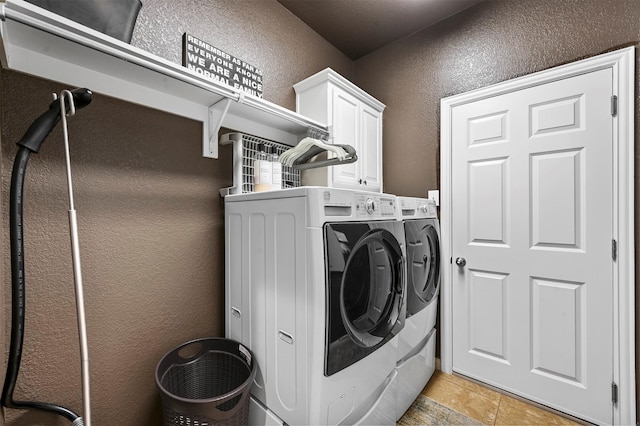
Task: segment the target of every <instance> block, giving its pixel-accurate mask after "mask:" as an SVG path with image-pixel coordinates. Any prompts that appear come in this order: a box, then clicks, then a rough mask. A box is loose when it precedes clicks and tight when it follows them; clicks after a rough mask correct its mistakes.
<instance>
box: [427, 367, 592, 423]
mask: <svg viewBox="0 0 640 426" xmlns="http://www.w3.org/2000/svg"><path fill="white" fill-rule="evenodd" d="M422 394H423V395H424V396H426V397H427V398H430V399H432V400H434V401H436V402H439V403H440V404H442V405H445V406H447V407H449V408H451V409H453V410H455V411H457V412H459V413H462V414H465V415H467V416H469V417H471V418H473V419H475V420H478V421H480V422H482V423H484V424H485V425H519V426H524V425H578V424H580V423H576V422H574V421H572V420H570V419H568V418H565V417H561V416H559V415H556V414H554V413H552V412H550V411H547V410H544V409H542V408H538V407H537V406H534V405H530V404H527V403H525V402H522V401H521V400H518V399H515V398H512V397H510V396H508V395H505V394H502V393H500V392H497V391H495V390H493V389H490V388H488V387H484V386H481V385H479V384H477V383H475V382H472V381H469V380H466V379H464V378H462V377H459V376H456V375H450V374H445V373H442V372H440V371H437V370H436V372H435V373H434V375H433V377H432V378H431V380H430V381H429V383H428V384H427V386H426V387H425V388H424V389H423V391H422Z"/></svg>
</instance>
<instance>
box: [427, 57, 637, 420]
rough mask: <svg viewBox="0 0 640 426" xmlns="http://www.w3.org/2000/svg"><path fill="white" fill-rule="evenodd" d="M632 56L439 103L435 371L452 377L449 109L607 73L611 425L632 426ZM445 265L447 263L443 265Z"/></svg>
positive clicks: (587, 62) (593, 61) (591, 61)
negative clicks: (613, 103) (611, 108)
mask: <svg viewBox="0 0 640 426" xmlns="http://www.w3.org/2000/svg"><path fill="white" fill-rule="evenodd" d="M634 53H635V50H634V47H627V48H624V49H620V50H616V51H613V52H609V53H605V54H601V55H598V56H594V57H591V58H587V59H583V60H580V61H577V62H572V63H570V64H566V65H561V66H558V67H554V68H550V69H548V70H543V71H539V72H536V73H533V74H529V75H526V76H523V77H518V78H515V79H513V80H508V81H505V82H502V83H498V84H494V85H491V86H488V87H484V88H481V89H477V90H473V91H470V92H466V93H462V94H459V95H454V96H451V97H447V98H443V99H441V101H440V112H441V120H440V132H441V135H440V158H441V176H440V179H441V181H440V182H441V183H440V191H441V205H440V222H441V230H440V233H441V237H442V238H441V244H442V286H441V292H440V308H441V309H440V312H441V317H440V320H441V321H440V322H441V342H442V344H441V348H440V360H441V369H442V371H443V372H445V373H449V374H451V373H452V372H453V329H452V328H453V300H452V299H453V297H452V294H453V293H452V288H451V287H452V277H453V265H452V256H453V254H452V246H451V235H452V228H451V227H452V212H451V201H452V193H451V169H452V167H451V164H452V158H451V144H452V131H451V118H452V110H453V108H455V107H457V106H460V105H464V104H467V103H470V102H475V101H479V100H482V99H486V98H490V97H494V96H499V95H503V94H506V93H510V92H514V91H518V90H522V89H526V88H529V87H533V86H538V85H541V84H545V83H550V82H553V81H557V80H561V79H566V78H570V77H574V76H577V75H580V74H585V73H588V72H592V71H597V70H601V69H606V68H611V69H612V70H613V94H614V95H615V96H617V97H618V103H617V114H616V115H615V116H614V117H613V162H614V164H613V174H614V176H613V182H614V185H613V236H612V238H614V239H615V240H616V241H617V247H618V250H617V259H616V261H615V262H614V271H613V303H614V306H613V315H614V318H613V324H614V330H613V332H614V335H613V346H614V347H613V359H614V365H613V375H614V377H613V381H614V382H615V383H616V384H617V385H618V402H617V404H614V413H613V421H614V424H617V425H626V424H636V396H635V395H636V381H635V375H636V370H635V250H634V219H635V216H634V215H635V210H634V160H635V158H634V78H635V55H634ZM446 260H449V262H446Z"/></svg>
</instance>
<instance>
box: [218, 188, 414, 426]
mask: <svg viewBox="0 0 640 426" xmlns="http://www.w3.org/2000/svg"><path fill="white" fill-rule="evenodd" d="M397 208H398V206H397V202H396V197H395V196H393V195H385V194H379V193H370V192H357V191H348V190H339V189H331V188H324V187H301V188H291V189H284V190H279V191H271V192H261V193H252V194H241V195H229V196H227V197H225V239H226V255H225V256H226V260H225V267H226V276H225V290H226V295H225V302H226V307H225V308H226V313H225V319H226V324H225V333H226V336H227V337H228V338H231V339H235V340H238V341H240V342H242V343H243V344H245V345H247V346H248V347H249V348H250V349H251V351H252V353H253V354H254V356H255V357H256V360H257V362H258V373H257V375H256V380H255V383H254V385H253V387H252V399H251V408H250V415H249V416H250V423H251V424H284V423H286V424H292V425H293V424H296V425H304V424H307V425H309V424H313V425H336V424H359V423H360V424H381V425H385V424H386V425H395V420H396V419H395V406H396V399H397V396H396V388H395V387H396V383H397V382H396V380H395V378H396V376H397V373H396V371H395V367H396V360H397V351H398V334H399V332H400V331H401V330H402V328H403V325H404V318H405V290H406V282H405V271H406V268H405V265H404V259H405V244H404V229H403V225H402V222H400V221H398V220H397V218H398V210H397Z"/></svg>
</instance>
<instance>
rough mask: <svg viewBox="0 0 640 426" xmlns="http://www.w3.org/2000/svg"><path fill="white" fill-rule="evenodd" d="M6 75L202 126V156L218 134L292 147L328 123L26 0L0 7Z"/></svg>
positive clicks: (212, 151)
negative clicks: (224, 132)
mask: <svg viewBox="0 0 640 426" xmlns="http://www.w3.org/2000/svg"><path fill="white" fill-rule="evenodd" d="M0 20H1V21H0V37H1V38H2V43H1V44H0V62H1V64H2V66H3V67H4V68H6V69H10V70H14V71H18V72H22V73H25V74H30V75H33V76H37V77H41V78H44V79H48V80H52V81H56V82H60V83H64V84H69V85H71V86H74V87H86V88H89V89H91V90H92V91H94V92H96V93H101V94H104V95H107V96H111V97H114V98H118V99H122V100H125V101H127V102H131V103H134V104H139V105H143V106H146V107H150V108H154V109H157V110H161V111H165V112H169V113H172V114H176V115H179V116H183V117H187V118H190V119H193V120H197V121H200V122H202V130H203V155H204V156H205V157H210V158H217V157H218V130H219V128H220V127H221V126H223V127H227V128H229V129H233V130H238V131H242V132H245V133H249V134H253V135H256V136H260V137H263V138H266V139H272V140H275V141H278V142H280V143H284V144H287V145H291V146H293V145H295V144H296V143H297V142H298V141H299V140H300V139H301V138H302V137H304V136H305V135H306V133H307V130H308V129H309V128H319V129H322V130H324V131H326V130H327V127H326V126H325V125H324V124H321V123H319V122H316V121H314V120H311V119H309V118H307V117H304V116H302V115H300V114H298V113H296V112H293V111H291V110H288V109H286V108H283V107H281V106H279V105H276V104H273V103H271V102H269V101H266V100H264V99H262V98H258V97H256V96H253V95H250V94H245V93H244V92H242V91H240V90H237V89H234V88H232V87H230V86H227V85H225V84H222V83H218V82H216V81H212V80H209V79H206V78H204V77H203V76H200V75H199V74H197V73H196V72H194V71H191V70H188V69H187V68H186V67H183V66H181V65H178V64H175V63H173V62H170V61H167V60H165V59H163V58H160V57H158V56H156V55H153V54H150V53H148V52H145V51H144V50H141V49H139V48H136V47H134V46H131V45H129V44H127V43H125V42H122V41H120V40H118V39H115V38H113V37H110V36H107V35H105V34H102V33H100V32H98V31H95V30H93V29H91V28H88V27H85V26H84V25H81V24H78V23H76V22H73V21H71V20H69V19H66V18H64V17H61V16H59V15H56V14H53V13H51V12H49V11H47V10H45V9H42V8H40V7H38V6H35V5H33V4H31V3H27V2H25V1H23V0H6V1H5V2H4V3H0Z"/></svg>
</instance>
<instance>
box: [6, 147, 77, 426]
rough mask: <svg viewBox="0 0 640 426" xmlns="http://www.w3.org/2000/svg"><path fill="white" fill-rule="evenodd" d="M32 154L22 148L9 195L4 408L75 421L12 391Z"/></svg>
mask: <svg viewBox="0 0 640 426" xmlns="http://www.w3.org/2000/svg"><path fill="white" fill-rule="evenodd" d="M30 154H31V151H30V150H29V149H28V148H25V147H20V149H19V150H18V154H16V159H15V161H14V163H13V172H12V175H11V193H10V195H9V228H10V238H11V345H10V347H9V362H8V365H7V375H6V377H5V379H4V387H3V388H2V400H1V402H2V405H3V406H5V407H7V408H33V409H37V410H44V411H49V412H53V413H55V414H59V415H61V416H63V417H66V418H67V419H69V420H70V421H72V422H74V421H76V419H78V418H79V417H80V416H78V415H77V414H76V413H74V412H73V411H71V410H69V409H68V408H65V407H61V406H58V405H54V404H48V403H45V402H33V401H14V400H13V391H14V389H15V387H16V380H17V379H18V371H19V370H20V360H21V358H22V344H23V341H24V317H25V299H26V297H25V286H24V280H25V276H24V241H23V230H22V199H23V187H24V176H25V172H26V170H27V162H28V161H29V155H30Z"/></svg>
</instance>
